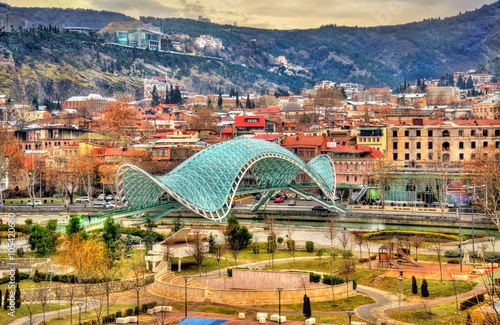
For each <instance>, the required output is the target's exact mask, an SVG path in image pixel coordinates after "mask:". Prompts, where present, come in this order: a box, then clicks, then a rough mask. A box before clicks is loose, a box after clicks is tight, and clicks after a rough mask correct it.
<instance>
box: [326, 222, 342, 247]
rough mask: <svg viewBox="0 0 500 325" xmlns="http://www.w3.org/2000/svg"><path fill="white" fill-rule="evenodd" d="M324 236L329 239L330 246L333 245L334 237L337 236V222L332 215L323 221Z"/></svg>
mask: <svg viewBox="0 0 500 325" xmlns="http://www.w3.org/2000/svg"><path fill="white" fill-rule="evenodd" d="M325 228H326V233H325V236H326V238H328V239H330V247H331V246H333V242H334V240H335V238H337V234H338V231H339V229H338V228H337V222H336V221H335V219H333V218H332V217H330V218H328V220H327V221H326V222H325Z"/></svg>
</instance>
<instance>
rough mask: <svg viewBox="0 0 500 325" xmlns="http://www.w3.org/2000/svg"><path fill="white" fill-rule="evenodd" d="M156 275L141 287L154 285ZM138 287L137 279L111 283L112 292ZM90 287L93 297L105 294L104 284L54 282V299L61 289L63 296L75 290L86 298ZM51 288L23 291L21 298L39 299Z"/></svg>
mask: <svg viewBox="0 0 500 325" xmlns="http://www.w3.org/2000/svg"><path fill="white" fill-rule="evenodd" d="M153 281H154V274H148V275H145V276H144V278H141V279H140V285H141V286H145V285H147V284H150V283H153ZM136 285H137V283H136V280H135V279H125V280H119V281H113V282H111V292H121V291H125V290H128V289H130V288H134V287H135V286H136ZM87 286H90V292H91V295H95V294H99V293H102V292H103V286H104V284H102V283H91V284H74V285H68V284H66V283H61V282H52V299H56V296H57V295H56V290H58V289H57V288H58V287H60V288H61V290H62V296H63V297H64V296H66V297H67V295H68V293H69V292H70V290H75V295H74V296H75V297H84V296H85V288H86V287H87ZM49 289H50V288H49V287H44V288H34V289H21V297H22V299H23V300H27V299H38V298H37V296H38V295H39V294H40V291H41V290H46V292H47V295H48V294H49V291H50V290H49Z"/></svg>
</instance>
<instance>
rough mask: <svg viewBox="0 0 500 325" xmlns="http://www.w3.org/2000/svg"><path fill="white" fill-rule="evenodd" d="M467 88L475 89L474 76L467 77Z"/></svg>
mask: <svg viewBox="0 0 500 325" xmlns="http://www.w3.org/2000/svg"><path fill="white" fill-rule="evenodd" d="M465 87H466V88H467V89H474V82H473V81H472V76H469V79H467V84H466V85H465Z"/></svg>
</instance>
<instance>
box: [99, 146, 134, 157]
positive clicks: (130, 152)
mask: <svg viewBox="0 0 500 325" xmlns="http://www.w3.org/2000/svg"><path fill="white" fill-rule="evenodd" d="M124 149H125V148H106V152H105V153H104V155H105V156H141V155H142V153H141V152H139V151H138V150H136V149H134V148H127V149H125V150H124Z"/></svg>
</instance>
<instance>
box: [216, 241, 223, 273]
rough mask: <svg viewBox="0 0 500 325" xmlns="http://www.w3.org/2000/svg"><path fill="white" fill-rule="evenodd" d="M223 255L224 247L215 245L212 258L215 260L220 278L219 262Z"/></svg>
mask: <svg viewBox="0 0 500 325" xmlns="http://www.w3.org/2000/svg"><path fill="white" fill-rule="evenodd" d="M223 254H224V245H223V244H215V252H214V257H215V259H216V260H217V266H218V268H219V277H220V260H221V259H222V255H223Z"/></svg>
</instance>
